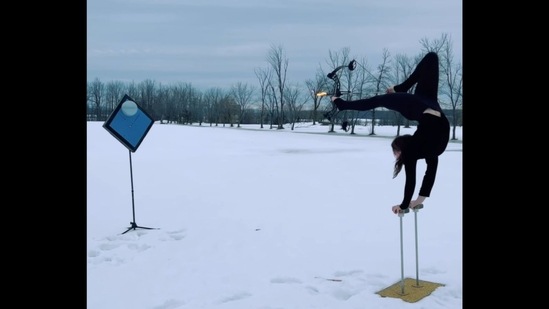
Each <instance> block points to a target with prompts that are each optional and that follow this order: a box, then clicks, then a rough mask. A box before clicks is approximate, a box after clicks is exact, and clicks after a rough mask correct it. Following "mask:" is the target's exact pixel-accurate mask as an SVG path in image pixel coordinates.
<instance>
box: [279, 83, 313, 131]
mask: <svg viewBox="0 0 549 309" xmlns="http://www.w3.org/2000/svg"><path fill="white" fill-rule="evenodd" d="M300 89H301V88H300V86H299V85H295V86H294V87H288V88H287V90H286V92H285V93H284V96H285V97H286V98H285V99H284V100H285V101H286V106H287V107H288V114H289V116H288V118H289V120H290V122H291V124H292V126H291V128H292V130H294V128H295V123H296V122H297V121H298V120H299V114H300V113H301V110H303V106H305V103H307V100H308V98H309V97H308V96H307V95H303V93H302V92H301V90H300Z"/></svg>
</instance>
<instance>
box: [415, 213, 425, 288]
mask: <svg viewBox="0 0 549 309" xmlns="http://www.w3.org/2000/svg"><path fill="white" fill-rule="evenodd" d="M421 208H423V204H419V205H417V206H416V207H414V223H415V224H414V225H415V236H416V286H418V287H419V254H418V245H417V212H418V211H419V210H420V209H421Z"/></svg>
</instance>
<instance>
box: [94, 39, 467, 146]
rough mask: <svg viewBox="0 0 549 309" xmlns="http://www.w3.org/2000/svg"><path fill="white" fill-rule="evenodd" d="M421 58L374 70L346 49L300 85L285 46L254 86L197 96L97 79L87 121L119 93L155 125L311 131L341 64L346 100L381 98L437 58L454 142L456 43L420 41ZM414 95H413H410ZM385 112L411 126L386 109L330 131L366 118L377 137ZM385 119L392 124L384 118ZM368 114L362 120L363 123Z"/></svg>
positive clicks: (102, 114) (352, 117) (178, 86)
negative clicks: (349, 66) (304, 125)
mask: <svg viewBox="0 0 549 309" xmlns="http://www.w3.org/2000/svg"><path fill="white" fill-rule="evenodd" d="M419 43H420V46H421V49H420V53H418V54H417V55H414V56H408V55H403V54H396V55H394V56H393V55H392V54H391V53H390V52H389V51H388V50H387V49H383V53H382V60H381V63H380V64H378V65H376V66H374V67H371V66H370V65H369V64H368V62H367V59H366V58H365V57H362V58H359V57H351V51H350V49H349V48H348V47H345V48H342V49H340V50H338V51H331V50H329V52H328V58H327V60H326V63H325V66H324V67H323V66H322V65H319V68H318V69H317V72H316V74H315V76H314V78H313V79H308V80H305V81H303V83H299V82H293V83H292V82H289V81H288V80H287V73H288V63H289V59H288V57H287V56H286V53H285V50H284V47H283V46H282V45H274V44H273V45H271V48H270V50H269V51H268V52H267V55H266V62H267V66H266V67H258V68H255V69H254V73H255V76H256V77H257V81H258V83H257V84H256V85H250V84H248V83H242V82H237V83H236V84H235V85H232V86H231V87H230V88H229V89H222V88H219V87H212V88H208V89H205V90H199V89H197V88H195V87H193V86H192V84H191V83H190V82H178V83H174V84H171V85H162V84H159V83H157V82H155V81H154V80H150V79H147V80H144V81H142V82H139V83H136V82H130V83H123V82H120V81H109V82H106V83H104V82H102V81H100V80H99V79H98V78H95V80H93V81H88V83H87V99H86V100H87V102H86V106H87V120H89V121H104V120H106V119H107V117H108V116H109V115H110V114H111V113H112V111H113V110H114V109H115V108H116V106H117V104H118V103H119V101H120V99H121V98H122V97H123V96H124V94H128V95H129V96H130V97H131V98H133V99H134V100H135V101H136V102H138V103H139V105H140V106H141V107H142V108H143V109H144V110H145V111H146V112H147V113H148V114H149V115H150V116H151V117H152V118H153V119H154V120H155V121H159V122H160V123H176V124H193V123H196V124H198V125H203V124H205V123H206V124H209V125H210V126H219V125H222V126H225V125H229V126H231V127H233V126H237V127H240V125H241V124H259V125H260V127H261V128H264V127H266V126H268V127H269V128H270V129H273V128H276V129H284V128H285V127H284V126H285V125H289V126H290V128H291V129H292V130H293V129H294V126H295V123H296V122H298V121H303V120H304V119H306V120H307V121H312V122H313V124H316V123H318V122H323V121H326V119H325V118H324V113H325V112H326V111H327V110H329V109H331V102H330V98H329V96H318V95H317V93H319V92H321V91H325V90H326V89H332V88H333V86H334V85H333V81H332V80H330V79H329V78H328V77H327V72H331V71H332V70H333V69H334V68H336V67H338V66H340V65H341V64H345V63H349V62H350V61H351V60H352V59H356V60H357V63H358V64H359V65H358V66H357V67H356V68H355V69H354V70H352V71H351V70H343V71H342V72H341V75H340V81H341V85H342V88H344V89H346V90H348V91H347V92H346V93H345V94H344V99H345V100H356V99H360V98H364V97H368V96H373V95H378V94H382V93H384V92H385V89H387V87H389V86H392V85H396V84H399V83H401V82H402V81H404V80H405V79H406V78H407V77H408V76H409V75H410V74H411V73H412V71H413V69H414V68H415V67H416V65H417V63H418V62H419V61H420V60H421V58H422V57H423V55H424V54H425V53H427V52H430V51H434V52H436V53H437V54H438V55H439V60H440V76H439V77H440V81H439V102H440V104H441V106H442V108H443V109H444V111H445V114H446V115H447V116H448V119H449V120H450V123H451V125H452V128H453V129H452V137H451V138H452V139H454V140H455V139H456V137H455V129H456V127H457V126H461V125H462V117H461V114H462V113H461V111H462V108H463V96H462V66H461V62H459V61H456V60H455V59H454V53H453V46H452V45H453V44H452V40H451V38H450V37H449V36H448V35H447V34H441V36H440V37H439V38H437V39H433V40H430V39H427V38H423V39H421V40H420V42H419ZM413 91H414V88H412V89H410V92H413ZM378 111H379V112H383V113H381V114H383V115H384V116H383V123H386V124H390V125H395V126H397V133H396V134H397V135H399V134H400V128H401V126H404V127H407V126H410V125H411V123H410V122H409V121H408V120H407V119H405V118H404V117H402V115H400V113H398V112H394V111H389V112H390V113H388V111H387V110H386V109H384V108H379V109H374V110H372V111H368V113H365V112H358V111H343V112H340V113H339V114H338V117H337V119H330V123H329V124H330V125H331V127H330V131H333V129H334V125H335V124H336V123H340V122H341V121H343V120H345V121H348V123H349V124H350V130H351V134H354V129H355V126H356V125H357V124H358V123H359V119H363V118H364V117H368V118H369V119H371V122H370V125H371V129H370V132H371V133H370V134H371V135H375V123H378V122H379V121H377V120H379V119H380V118H379V117H380V115H379V114H380V113H378V115H376V112H378ZM387 114H389V115H391V114H392V117H388V116H387ZM365 115H366V116H365Z"/></svg>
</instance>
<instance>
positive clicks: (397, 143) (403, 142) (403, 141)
mask: <svg viewBox="0 0 549 309" xmlns="http://www.w3.org/2000/svg"><path fill="white" fill-rule="evenodd" d="M411 138H412V135H410V134H405V135H400V136H397V137H395V139H394V140H393V142H392V143H391V148H393V152H395V151H400V156H399V157H398V159H397V160H396V161H395V168H394V170H393V178H395V177H396V176H397V175H398V173H400V170H402V165H404V159H405V157H406V146H408V142H409V141H410V139H411Z"/></svg>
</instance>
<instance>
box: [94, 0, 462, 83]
mask: <svg viewBox="0 0 549 309" xmlns="http://www.w3.org/2000/svg"><path fill="white" fill-rule="evenodd" d="M462 7H463V6H462V1H461V0H448V1H440V0H417V1H402V0H384V1H371V0H369V1H364V0H341V1H327V0H262V1H257V0H200V1H194V0H193V1H189V0H90V1H87V79H88V81H93V80H95V79H96V78H98V79H99V80H101V81H103V82H108V81H122V82H132V81H134V82H141V81H143V80H146V79H150V80H154V81H157V82H160V83H162V84H166V85H168V84H174V83H181V82H183V83H192V85H193V86H195V87H197V88H200V89H207V88H210V87H220V88H229V87H231V86H233V85H235V84H236V83H238V82H242V83H249V84H250V85H256V84H258V79H257V76H256V75H255V70H256V69H258V68H261V69H266V68H268V67H269V64H268V62H267V55H268V53H269V51H270V50H271V47H272V46H282V47H283V49H284V52H285V55H286V58H287V59H288V60H289V63H288V82H291V83H301V84H303V83H304V82H305V81H306V80H309V79H314V77H315V74H316V73H317V71H318V69H319V68H320V67H321V66H322V67H323V68H324V71H327V70H329V69H332V68H331V67H328V65H327V63H326V61H327V59H328V58H329V52H330V51H332V52H337V51H341V50H342V48H349V49H350V56H351V57H353V58H356V59H366V62H367V63H361V64H362V65H364V66H368V67H375V66H377V65H378V64H380V62H381V54H382V51H383V49H385V48H386V49H388V50H389V51H390V52H391V54H393V55H395V54H404V55H407V56H410V57H412V56H416V55H418V54H420V53H421V45H420V43H419V42H420V40H421V39H424V38H427V39H430V40H435V39H438V38H440V37H441V35H442V34H448V35H449V36H450V38H451V40H452V42H453V47H454V48H453V51H454V53H455V57H456V60H459V62H461V59H462V24H463V23H462Z"/></svg>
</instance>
